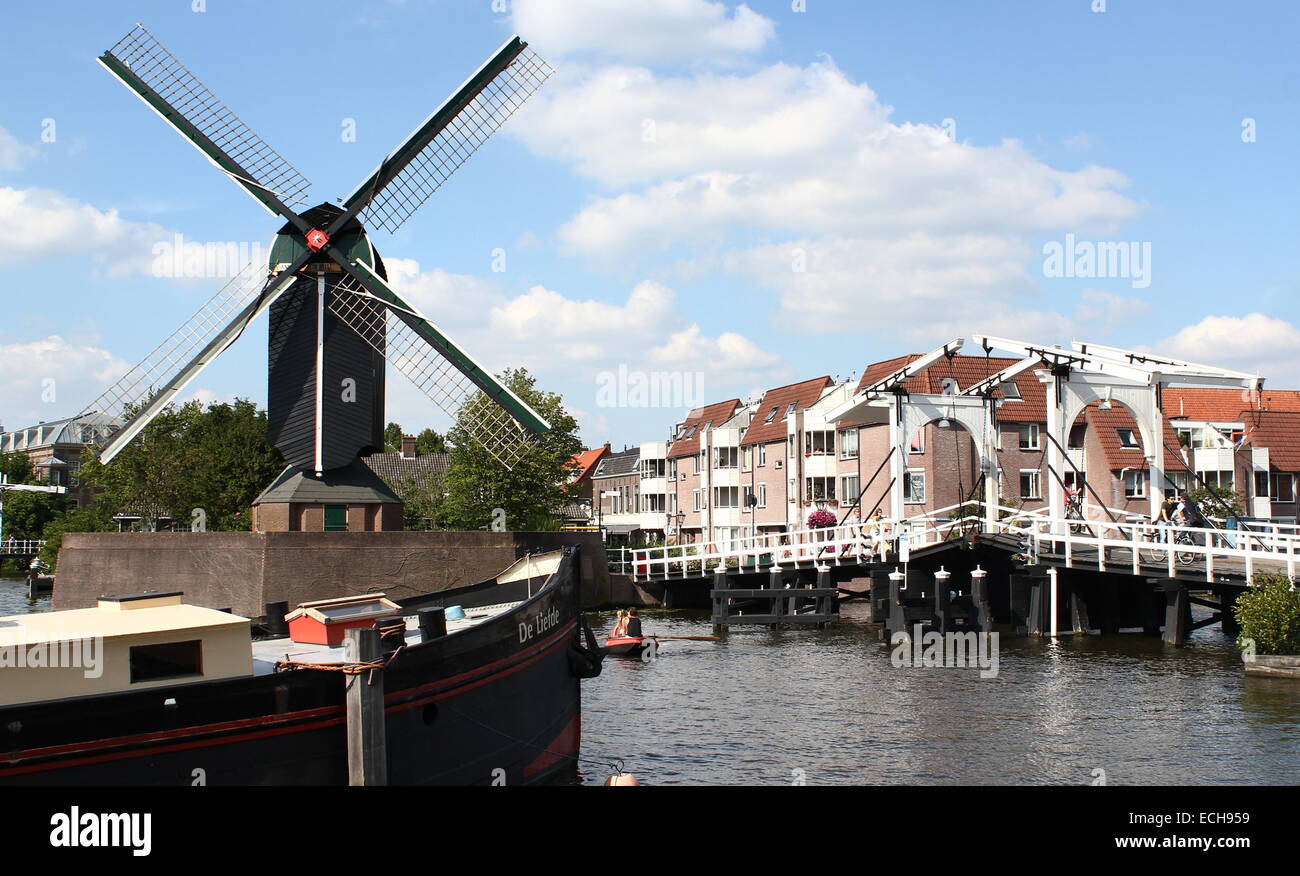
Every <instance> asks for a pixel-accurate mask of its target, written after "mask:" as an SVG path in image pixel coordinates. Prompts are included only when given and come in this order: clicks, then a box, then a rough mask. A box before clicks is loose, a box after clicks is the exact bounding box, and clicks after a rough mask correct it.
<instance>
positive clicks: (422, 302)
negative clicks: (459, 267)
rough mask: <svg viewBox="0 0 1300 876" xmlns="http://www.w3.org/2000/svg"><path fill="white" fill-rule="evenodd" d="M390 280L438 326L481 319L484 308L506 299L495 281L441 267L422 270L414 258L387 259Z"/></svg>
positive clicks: (400, 293)
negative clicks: (453, 272)
mask: <svg viewBox="0 0 1300 876" xmlns="http://www.w3.org/2000/svg"><path fill="white" fill-rule="evenodd" d="M384 268H385V269H386V270H387V271H388V282H389V285H391V286H392V287H393V289H394V291H396V292H397V293H398V294H399V295H401V296H403V297H404V298H407V299H408V300H409V301H410V302H411V303H412V304H414V305H415V306H416V307H417V308H419V309H420V311H422V312H423V313H424V315H425V316H427V317H428V318H429V319H431V320H432V321H433V322H434V323H436V324H438V325H443V324H456V323H460V322H471V323H472V322H474V321H475V320H477V321H480V322H481V321H482V317H483V313H484V311H485V310H486V309H487V308H488V307H489V306H491V305H493V304H495V303H498V302H500V301H501V300H502V299H503V297H504V296H503V295H502V293H501V290H500V289H498V288H497V287H496V285H495V284H493V283H492V282H490V281H488V280H484V279H482V278H481V277H475V276H473V275H471V274H451V273H448V272H447V271H444V270H443V269H442V268H434V269H433V270H432V271H421V270H420V263H419V262H418V261H416V260H415V259H402V258H386V259H384Z"/></svg>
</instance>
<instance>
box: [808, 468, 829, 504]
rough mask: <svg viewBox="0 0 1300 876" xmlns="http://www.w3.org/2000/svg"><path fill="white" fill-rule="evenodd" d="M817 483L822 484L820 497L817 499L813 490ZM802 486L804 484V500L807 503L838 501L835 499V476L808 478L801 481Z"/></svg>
mask: <svg viewBox="0 0 1300 876" xmlns="http://www.w3.org/2000/svg"><path fill="white" fill-rule="evenodd" d="M818 481H820V482H821V484H822V495H821V497H820V498H818V496H817V491H816V490H815V489H814V487H815V486H816V482H818ZM803 484H804V498H805V499H806V500H807V501H809V502H835V501H838V500H837V499H836V498H835V476H834V475H816V476H808V477H805V478H804V479H803Z"/></svg>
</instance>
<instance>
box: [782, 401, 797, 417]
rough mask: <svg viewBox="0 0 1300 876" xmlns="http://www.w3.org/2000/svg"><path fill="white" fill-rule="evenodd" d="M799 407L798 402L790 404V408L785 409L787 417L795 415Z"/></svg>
mask: <svg viewBox="0 0 1300 876" xmlns="http://www.w3.org/2000/svg"><path fill="white" fill-rule="evenodd" d="M798 406H799V403H798V402H797V401H792V402H790V406H789V407H788V408H786V409H785V415H786V417H789V416H790V415H791V414H793V413H794V409H795V408H797V407H798Z"/></svg>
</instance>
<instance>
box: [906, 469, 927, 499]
mask: <svg viewBox="0 0 1300 876" xmlns="http://www.w3.org/2000/svg"><path fill="white" fill-rule="evenodd" d="M914 475H916V476H919V477H920V483H921V496H920V498H917V496H916V491H915V490H914V489H913V488H912V484H913V483H915V481H913V479H912V478H913V476H914ZM903 477H904V478H905V480H904V481H903V502H904V503H906V504H908V505H924V504H925V486H926V485H925V469H923V468H909V469H908V470H907V472H906V473H905V474H904V475H903ZM909 494H910V496H911V498H909Z"/></svg>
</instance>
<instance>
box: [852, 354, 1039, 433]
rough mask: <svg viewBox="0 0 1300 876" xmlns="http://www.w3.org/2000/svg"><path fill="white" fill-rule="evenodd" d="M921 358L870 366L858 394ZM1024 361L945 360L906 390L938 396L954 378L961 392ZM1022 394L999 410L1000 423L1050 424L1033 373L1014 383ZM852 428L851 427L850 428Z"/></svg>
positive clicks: (906, 384) (911, 356)
mask: <svg viewBox="0 0 1300 876" xmlns="http://www.w3.org/2000/svg"><path fill="white" fill-rule="evenodd" d="M919 358H920V354H919V353H909V354H908V355H906V356H896V357H895V358H893V359H886V360H885V361H883V362H876V363H873V364H871V365H868V366H867V367H866V369H864V370H863V372H862V379H861V380H859V381H858V386H857V391H861V390H862V389H863V388H864V387H867V386H871V385H872V384H874V383H879V382H880V381H881V380H884V379H885V378H886V377H889V376H890V375H891V374H893V373H894V372H895V371H898V370H899V369H900V368H902V367H903V366H905V365H907V364H909V363H911V362H914V361H915V360H917V359H919ZM1019 361H1020V359H1017V358H1009V357H1005V356H962V355H957V356H953V357H952V358H951V359H941V360H939V361H938V362H936V363H934V364H933V365H931V366H930V367H929V368H926V369H925V370H924V371H922V372H921V373H920V374H917V375H915V376H913V377H909V378H908V379H907V380H906V381H905V382H904V383H903V387H904V388H905V389H906V390H907V391H908V392H917V393H929V394H938V393H941V392H942V391H943V380H944V378H946V377H951V378H953V379H955V380H956V381H957V389H958V391H961V390H964V389H966V388H968V387H970V386H971V385H973V384H976V383H978V382H979V381H981V380H983V379H984V378H986V377H988V376H989V375H991V374H996V373H997V372H999V371H1001V370H1002V369H1003V368H1007V367H1009V366H1011V365H1014V364H1016V363H1017V362H1019ZM1013 382H1014V383H1015V384H1016V387H1017V388H1019V390H1020V399H1019V400H1012V399H1007V400H1006V401H1005V402H1004V403H1003V405H1002V407H1000V408H998V419H999V420H1001V421H1003V422H1006V423H1046V422H1047V390H1046V388H1045V387H1044V385H1043V384H1041V383H1039V382H1038V378H1037V377H1035V376H1034V372H1033V371H1032V370H1030V371H1026V372H1024V373H1023V374H1020V375H1018V376H1017V377H1015V378H1014V379H1013ZM994 397H995V398H1002V397H1004V395H1003V393H1002V391H1001V390H998V391H997V392H995V393H994ZM846 425H848V424H846Z"/></svg>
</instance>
